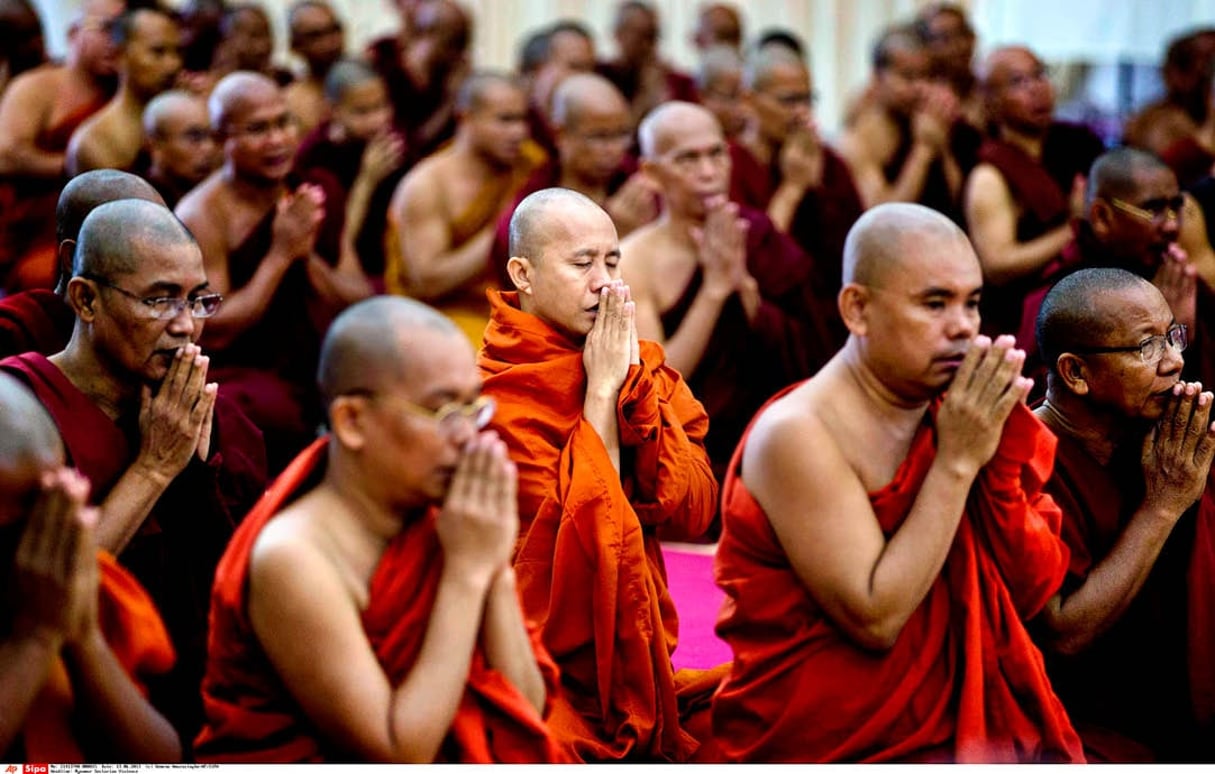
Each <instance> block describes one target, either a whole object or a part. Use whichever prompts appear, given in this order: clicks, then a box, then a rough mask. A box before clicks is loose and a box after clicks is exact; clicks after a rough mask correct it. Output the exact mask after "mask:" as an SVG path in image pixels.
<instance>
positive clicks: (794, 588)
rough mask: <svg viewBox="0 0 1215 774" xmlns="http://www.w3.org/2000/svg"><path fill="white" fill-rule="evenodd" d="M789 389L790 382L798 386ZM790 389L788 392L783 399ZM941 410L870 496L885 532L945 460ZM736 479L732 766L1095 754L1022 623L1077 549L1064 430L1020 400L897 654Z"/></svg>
mask: <svg viewBox="0 0 1215 774" xmlns="http://www.w3.org/2000/svg"><path fill="white" fill-rule="evenodd" d="M790 389H792V388H790ZM782 394H783V393H782ZM934 413H935V407H934V410H933V413H930V414H929V415H928V416H926V418H925V422H924V424H923V425H922V426H921V428H920V430H919V432H918V433H917V435H916V436H915V438H914V439H913V441H912V444H911V448H910V451H909V452H908V454H907V458H906V459H905V460H904V461H903V463H902V465H901V466H900V467H899V469H898V471H897V472H896V473H895V476H894V479H893V480H892V481H891V482H890V483H889V484H888V485H887V486H885V487H884V488H883V489H881V490H880V491H877V492H872V493H870V502H871V503H872V505H873V509H874V513H875V514H876V516H877V519H878V522H879V524H880V526H881V528H882V531H883V532H884V533H885V534H886V536H887V538H889V537H890V536H891V535H893V534H894V532H895V531H897V529H898V528H899V526H900V525H901V524H902V522H903V519H904V518H905V517H906V516H907V514H908V513H909V512H910V510H911V508H912V506H913V504H914V502H915V498H916V497H917V495H918V494H919V491H920V488H921V486H922V485H923V482H924V478H925V477H926V476H927V474H928V470H929V468H930V467H931V465H932V461H933V459H934V457H935V453H936V451H935V430H934V427H933V421H932V416H933V414H934ZM745 444H746V436H744V439H743V441H742V443H740V444H739V447H738V451H737V452H736V454H735V457H734V459H733V461H732V462H731V465H730V472H729V475H728V477H727V479H726V483H725V485H724V494H723V506H722V512H723V522H724V523H723V534H722V539H721V542H720V544H719V546H718V551H717V558H716V560H715V567H714V571H715V575H716V579H717V583H718V585H719V586H721V587H722V589H724V590H725V592H726V600H725V602H724V603H723V607H722V611H721V615H720V616H719V618H718V623H717V633H718V636H720V637H722V638H723V639H724V640H726V641H727V642H729V643H730V646H731V648H732V649H733V652H734V667H733V672H732V673H731V675H730V676H729V677H728V678H726V680H725V682H723V684H722V686H721V688H720V689H719V690H718V692H717V694H716V696H715V697H714V702H713V740H712V742H711V746H712V747H713V748H714V757H719V758H721V759H723V760H728V761H773V762H775V761H790V762H791V761H814V762H840V761H862V762H886V761H897V760H907V761H916V760H919V761H924V760H935V761H938V762H939V761H943V760H956V761H958V762H964V763H980V762H1012V761H1052V760H1053V761H1068V760H1072V761H1079V760H1083V755H1082V752H1081V747H1080V740H1079V738H1078V737H1077V735H1076V732H1075V731H1074V730H1073V729H1072V726H1071V723H1070V722H1069V720H1068V718H1067V715H1066V713H1065V712H1064V710H1063V706H1062V704H1061V703H1060V702H1059V700H1058V698H1056V696H1055V694H1054V692H1053V691H1052V690H1051V687H1050V684H1049V683H1048V682H1047V679H1046V672H1045V668H1044V666H1043V659H1042V654H1041V653H1040V652H1039V651H1038V649H1037V648H1036V647H1035V646H1034V644H1033V643H1032V642H1031V641H1030V638H1029V635H1028V633H1027V632H1026V629H1025V627H1024V625H1023V624H1022V622H1021V619H1022V618H1023V617H1025V616H1027V615H1032V614H1033V613H1034V612H1036V611H1037V609H1038V608H1039V607H1040V606H1041V605H1042V604H1043V603H1044V602H1045V600H1046V599H1047V598H1048V597H1049V596H1050V594H1052V593H1053V591H1054V589H1055V588H1057V585H1058V582H1059V579H1060V578H1062V575H1063V573H1064V571H1065V569H1066V563H1067V551H1066V549H1065V548H1064V547H1063V546H1062V543H1061V541H1060V540H1059V538H1058V519H1059V512H1058V509H1057V508H1056V507H1055V505H1054V503H1053V502H1052V501H1051V500H1050V498H1049V497H1046V496H1045V495H1043V494H1042V492H1041V484H1042V479H1043V477H1044V476H1045V475H1046V473H1048V472H1049V470H1050V463H1051V460H1052V455H1053V452H1054V438H1053V436H1051V435H1050V433H1049V432H1048V431H1047V430H1046V429H1045V428H1044V427H1043V426H1042V425H1041V424H1040V423H1039V422H1038V421H1037V419H1036V418H1034V417H1033V416H1032V414H1030V413H1029V411H1028V409H1026V408H1025V407H1024V406H1018V408H1017V409H1016V410H1015V411H1014V413H1013V415H1012V416H1011V417H1010V419H1009V422H1008V424H1007V425H1006V427H1005V431H1004V435H1003V438H1002V440H1001V443H1000V447H999V451H997V454H996V457H995V459H993V461H992V462H991V463H989V465H988V466H987V467H985V468H984V469H983V471H982V472H981V473H980V476H979V478H978V480H977V481H976V483H975V485H974V487H973V488H972V490H971V494H970V497H969V499H968V501H967V505H966V509H965V512H964V514H963V518H962V520H961V522H960V523H959V526H958V530H957V533H956V535H955V537H954V542H953V545H952V547H951V548H950V552H949V555H948V557H947V559H946V562H945V566H944V567H943V569H942V571H941V574H940V575H939V576H938V577H937V579H936V580H935V581H934V582H933V584H932V586H931V587H930V589H929V591H928V593H927V595H926V596H925V598H924V600H923V601H922V602H921V603H920V605H919V607H917V608H916V610H915V612H913V613H912V615H911V617H910V618H909V619H908V620H907V622H906V623H905V624H904V626H903V628H902V630H901V631H900V633H899V635H898V638H897V639H896V641H895V643H894V645H893V647H891V648H890V650H888V651H870V650H866V649H864V648H861V647H859V646H857V645H855V644H854V643H853V642H852V641H851V640H850V639H849V638H848V637H847V636H846V635H845V634H844V632H843V631H842V630H841V629H839V628H838V627H837V626H836V625H835V624H834V623H833V622H832V621H831V619H830V618H828V617H827V615H826V614H825V613H824V611H823V610H822V608H821V607H820V606H819V604H818V603H817V602H815V600H814V599H813V598H812V597H811V595H810V593H809V592H808V591H807V589H806V587H805V585H803V583H802V582H801V580H800V578H799V577H798V575H797V573H796V572H795V571H794V569H793V567H792V565H791V563H790V562H789V558H788V556H787V555H786V553H785V551H784V549H783V548H782V547H781V545H780V541H779V540H778V539H777V537H776V533H775V532H774V531H773V529H772V526H771V524H770V523H769V521H768V518H767V515H766V514H765V513H764V512H763V510H762V509H761V507H760V506H759V504H758V503H757V502H756V501H755V499H754V498H753V497H752V495H751V493H750V492H748V491H747V489H746V486H745V485H744V484H743V481H742V478H741V475H740V473H739V468H740V465H741V464H742V457H743V452H744V450H745Z"/></svg>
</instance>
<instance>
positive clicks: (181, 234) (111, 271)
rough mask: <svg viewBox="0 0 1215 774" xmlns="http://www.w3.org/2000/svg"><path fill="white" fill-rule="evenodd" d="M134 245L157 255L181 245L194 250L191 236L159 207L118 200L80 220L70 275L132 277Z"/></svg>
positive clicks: (175, 217) (137, 268)
mask: <svg viewBox="0 0 1215 774" xmlns="http://www.w3.org/2000/svg"><path fill="white" fill-rule="evenodd" d="M136 243H142V245H144V246H146V245H151V246H152V247H151V249H152V250H161V251H163V250H165V249H167V248H170V247H177V246H179V245H182V244H189V245H193V246H194V247H195V249H198V244H197V242H195V240H194V235H193V234H191V233H190V230H189V229H187V228H186V227H185V226H184V225H183V224H182V222H181V221H180V220H178V219H177V216H175V215H174V214H173V213H172V212H171V211H170V210H169V209H168V208H167V207H165V206H164V205H163V204H154V203H152V202H149V201H145V200H142V199H121V200H119V201H113V202H107V203H105V204H102V205H99V206H98V207H97V208H96V209H94V210H93V211H92V212H90V213H89V215H88V217H87V218H85V219H84V224H83V225H82V226H81V227H80V238H79V240H78V241H77V242H76V257H75V261H74V264H73V267H72V273H73V275H75V276H81V275H85V274H88V275H95V276H98V277H106V278H109V277H114V276H117V275H121V274H132V273H134V272H136V271H138V270H139V266H138V265H137V263H136V260H135V256H136V255H138V254H140V251H139V250H137V249H136V247H135V245H136Z"/></svg>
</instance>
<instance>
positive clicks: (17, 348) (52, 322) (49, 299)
mask: <svg viewBox="0 0 1215 774" xmlns="http://www.w3.org/2000/svg"><path fill="white" fill-rule="evenodd" d="M75 326H76V314H75V312H73V311H72V307H70V306H68V305H67V303H66V302H64V300H63V296H60V295H59V294H57V293H55V292H54V291H53V290H47V289H45V288H34V289H33V290H23V291H21V292H19V293H14V294H13V295H11V296H5V297H4V298H0V358H6V357H11V356H12V355H20V354H22V353H25V352H37V353H39V354H42V355H53V354H55V353H56V352H61V351H63V348H64V347H66V346H67V343H68V341H69V340H70V339H71V338H72V329H73V328H74V327H75Z"/></svg>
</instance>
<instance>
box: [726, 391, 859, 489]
mask: <svg viewBox="0 0 1215 774" xmlns="http://www.w3.org/2000/svg"><path fill="white" fill-rule="evenodd" d="M823 381H825V380H820V379H818V378H817V377H816V379H814V380H811V381H808V382H806V383H804V384H802V385H801V386H799V387H797V388H795V389H794V390H793V391H791V392H789V393H788V394H786V395H784V396H783V397H781V398H780V399H778V400H776V401H774V402H773V403H772V404H771V405H770V406H768V408H767V409H766V410H765V411H764V412H763V413H762V414H761V415H760V416H759V418H758V419H756V420H755V425H754V427H752V428H751V432H750V434H749V436H748V437H747V443H746V446H745V447H744V449H743V460H744V463H747V464H744V470H745V471H747V472H748V473H750V472H753V471H761V472H762V471H770V472H773V473H775V474H776V475H775V479H776V480H777V481H779V480H780V479H783V478H784V477H785V476H786V475H797V471H799V470H803V471H804V470H806V469H807V468H813V467H818V466H820V465H821V464H822V463H824V462H826V461H838V462H840V463H843V460H844V453H843V449H842V447H841V444H840V439H839V438H837V435H836V433H835V432H834V430H833V427H832V423H831V422H830V420H829V418H828V417H827V416H826V412H825V408H826V405H825V402H824V397H825V396H824V394H823V393H824V392H825V390H824V388H825V387H826V386H827V385H825V384H823ZM809 449H813V450H814V453H813V454H808V453H807V450H809ZM843 464H844V465H845V467H846V463H843ZM832 467H834V466H832ZM748 478H749V476H748V475H747V474H744V480H747V479H748ZM772 478H773V477H772V476H769V475H767V474H762V475H758V476H756V477H755V478H754V479H752V480H753V481H754V482H755V483H756V484H761V482H762V481H765V480H771V479H772ZM748 486H750V482H748Z"/></svg>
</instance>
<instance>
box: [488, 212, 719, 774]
mask: <svg viewBox="0 0 1215 774" xmlns="http://www.w3.org/2000/svg"><path fill="white" fill-rule="evenodd" d="M510 253H511V259H510V265H509V269H510V275H511V279H512V280H513V281H514V283H515V286H516V287H517V288H518V289H519V290H518V292H511V293H506V292H498V291H490V293H489V295H490V298H491V300H492V303H493V316H492V317H491V318H490V323H489V327H488V328H487V329H486V332H485V345H484V347H483V348H482V349H481V352H480V355H479V358H478V363H479V365H480V367H481V373H482V375H483V376H484V377H485V394H487V395H489V396H490V397H492V398H494V399H495V400H496V401H497V402H498V407H499V412H498V416H497V417H496V418H495V419H494V423H493V426H494V428H495V429H497V430H498V432H499V433H500V434H501V436H502V439H503V440H504V441H506V444H507V446H508V447H509V448H510V450H511V458H512V459H513V460H515V463H516V464H517V465H518V466H519V518H520V521H521V528H520V537H519V542H518V545H517V547H516V550H515V556H514V564H515V572H516V573H517V574H518V576H519V593H520V597H521V598H522V601H523V610H524V612H525V613H526V614H527V616H528V619H529V620H534V621H538V622H539V623H540V625H541V628H542V633H543V638H544V644H545V646H546V647H547V648H548V650H549V652H551V653H552V654H553V658H554V659H555V660H556V662H557V665H558V666H559V667H560V668H561V684H562V686H563V688H564V690H565V696H566V699H567V700H566V701H564V702H562V703H561V704H560V705H559V706H558V708H557V710H556V711H555V712H554V713H553V715H552V716H551V717H550V718H549V721H548V722H549V726H550V727H551V728H552V729H553V731H554V732H555V733H556V734H557V735H558V736H559V737H560V738H561V739H563V740H566V741H569V742H571V743H572V744H573V745H574V748H575V749H576V750H577V752H578V754H579V755H580V756H581V757H582V758H583V759H584V760H586V761H624V760H628V761H685V760H688V758H689V757H690V756H691V755H692V753H694V752H695V750H696V748H697V746H698V741H697V738H696V736H695V733H691V732H690V731H692V730H693V729H694V728H695V726H696V723H697V721H698V720H703V719H705V716H704V712H703V710H704V709H705V708H706V707H707V704H708V698H709V696H710V694H711V693H712V691H713V689H714V688H716V687H717V681H718V679H720V672H721V670H720V669H718V670H710V671H709V672H707V673H693V672H691V671H690V670H685V671H681V672H680V673H678V674H676V673H675V671H674V669H673V667H672V666H671V653H672V651H674V650H675V647H676V645H677V643H678V640H679V622H678V619H677V616H676V611H675V604H674V602H673V601H672V599H671V595H670V593H669V591H668V590H667V582H666V569H665V567H664V565H663V558H662V551H661V549H660V547H659V542H658V541H659V537H660V536H661V537H662V538H664V539H671V540H690V539H694V538H696V537H698V536H700V535H701V534H702V533H703V532H704V531H705V529H706V528H708V526H709V523H710V521H711V520H712V518H713V514H714V512H715V511H716V509H717V482H716V481H715V480H714V479H713V474H712V472H711V470H710V468H709V459H708V456H707V455H706V453H705V449H704V437H705V431H706V430H707V428H708V424H709V420H708V417H707V416H706V415H705V411H704V408H703V407H701V405H700V403H698V402H697V401H696V399H695V398H694V397H693V396H692V393H691V391H690V390H689V389H688V386H687V384H685V383H684V381H683V379H682V378H681V377H680V376H679V372H678V371H676V370H675V369H673V368H671V367H669V366H667V365H666V364H665V363H664V356H663V352H662V347H660V346H659V345H657V344H655V343H653V342H650V341H639V340H638V338H637V328H636V326H635V325H634V324H633V315H634V310H633V302H632V301H630V300H629V290H628V287H627V286H625V285H624V284H623V283H621V282H620V280H619V276H620V269H619V261H620V248H619V247H618V245H617V239H616V229H615V227H614V226H613V225H612V220H611V218H610V217H608V215H607V213H605V212H604V211H603V210H602V209H600V208H599V206H598V205H596V204H595V203H594V202H592V201H591V200H590V199H588V198H587V197H585V196H583V195H582V194H580V193H577V192H575V191H568V190H565V189H560V188H550V189H546V190H544V191H539V192H537V193H534V194H532V195H531V196H529V197H528V198H527V199H524V200H523V202H522V203H521V204H520V205H519V207H518V209H516V210H515V215H514V218H513V219H512V222H511V248H510ZM687 724H691V728H689V727H688V725H687Z"/></svg>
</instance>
